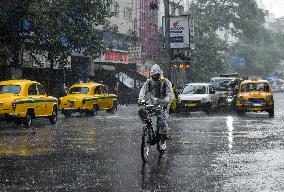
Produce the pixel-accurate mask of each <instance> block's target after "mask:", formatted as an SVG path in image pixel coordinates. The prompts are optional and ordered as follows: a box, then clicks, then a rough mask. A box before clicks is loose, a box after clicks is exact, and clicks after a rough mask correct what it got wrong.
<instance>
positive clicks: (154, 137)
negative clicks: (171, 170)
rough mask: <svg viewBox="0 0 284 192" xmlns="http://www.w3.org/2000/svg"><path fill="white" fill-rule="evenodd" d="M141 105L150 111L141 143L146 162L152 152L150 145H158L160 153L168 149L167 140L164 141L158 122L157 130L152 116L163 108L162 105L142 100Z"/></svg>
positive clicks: (142, 154) (144, 161) (142, 155)
mask: <svg viewBox="0 0 284 192" xmlns="http://www.w3.org/2000/svg"><path fill="white" fill-rule="evenodd" d="M140 105H141V106H143V107H145V110H146V111H147V112H148V118H147V120H146V121H145V125H144V127H143V133H142V143H141V157H142V161H143V163H146V162H147V161H148V158H149V154H150V147H151V146H153V145H157V150H158V151H159V152H160V154H163V153H164V152H165V150H166V145H167V143H166V140H165V141H162V140H161V137H160V132H159V125H158V124H157V126H156V130H154V127H153V121H152V118H153V117H154V116H157V115H158V113H159V112H160V110H161V106H155V105H148V104H147V103H146V102H142V103H141V104H140Z"/></svg>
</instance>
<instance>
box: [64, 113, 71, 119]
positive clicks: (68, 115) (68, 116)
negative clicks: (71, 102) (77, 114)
mask: <svg viewBox="0 0 284 192" xmlns="http://www.w3.org/2000/svg"><path fill="white" fill-rule="evenodd" d="M62 114H63V115H64V117H65V118H70V117H71V112H70V111H62Z"/></svg>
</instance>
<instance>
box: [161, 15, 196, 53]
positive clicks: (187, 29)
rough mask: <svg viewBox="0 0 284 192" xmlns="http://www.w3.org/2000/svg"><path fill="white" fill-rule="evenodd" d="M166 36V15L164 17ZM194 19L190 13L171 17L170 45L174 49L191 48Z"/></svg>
mask: <svg viewBox="0 0 284 192" xmlns="http://www.w3.org/2000/svg"><path fill="white" fill-rule="evenodd" d="M163 30H164V37H165V17H163ZM192 38H193V21H192V19H191V18H190V17H189V16H188V15H183V16H171V17H170V46H171V48H173V49H180V48H191V47H192V46H191V43H192V42H191V39H192Z"/></svg>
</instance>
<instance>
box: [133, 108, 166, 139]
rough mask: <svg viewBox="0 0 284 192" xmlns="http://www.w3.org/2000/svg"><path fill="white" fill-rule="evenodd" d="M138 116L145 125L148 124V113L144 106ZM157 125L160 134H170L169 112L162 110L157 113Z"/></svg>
mask: <svg viewBox="0 0 284 192" xmlns="http://www.w3.org/2000/svg"><path fill="white" fill-rule="evenodd" d="M138 114H139V116H140V118H141V120H142V122H143V123H146V122H147V120H148V119H149V115H148V111H147V110H146V107H144V106H142V107H140V109H139V110H138ZM157 125H158V126H159V129H160V134H167V133H168V128H169V125H168V123H167V111H166V110H165V109H161V110H159V111H158V112H157Z"/></svg>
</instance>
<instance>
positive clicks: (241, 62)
mask: <svg viewBox="0 0 284 192" xmlns="http://www.w3.org/2000/svg"><path fill="white" fill-rule="evenodd" d="M229 65H230V66H231V67H233V68H242V67H246V61H245V58H243V57H231V58H230V59H229Z"/></svg>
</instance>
